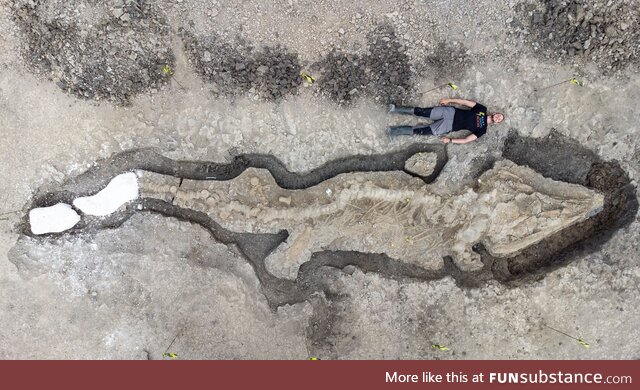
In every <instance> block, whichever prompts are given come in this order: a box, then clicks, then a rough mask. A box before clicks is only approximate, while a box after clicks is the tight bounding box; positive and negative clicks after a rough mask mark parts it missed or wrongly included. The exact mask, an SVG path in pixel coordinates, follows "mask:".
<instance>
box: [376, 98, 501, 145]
mask: <svg viewBox="0 0 640 390" xmlns="http://www.w3.org/2000/svg"><path fill="white" fill-rule="evenodd" d="M449 104H457V105H460V106H465V107H469V108H470V109H468V110H466V109H461V108H457V107H447V105H449ZM389 112H394V113H398V114H406V115H416V116H421V117H425V118H429V119H431V120H432V123H431V124H430V125H427V126H425V125H420V126H392V127H389V129H388V134H389V135H390V136H392V137H393V136H397V135H414V134H417V135H436V136H441V135H443V134H447V133H450V132H452V131H458V130H469V131H471V134H469V135H468V136H466V137H465V138H449V137H440V140H441V141H442V142H444V143H445V144H446V143H449V142H453V143H454V144H466V143H469V142H472V141H475V140H476V139H478V138H480V137H482V136H483V135H484V134H485V133H486V132H487V126H488V125H490V124H493V123H500V122H502V121H503V120H504V115H502V114H501V113H499V112H495V113H489V114H487V107H485V106H483V105H482V104H480V103H477V102H474V101H473V100H465V99H441V100H440V107H426V108H421V107H405V106H396V105H394V104H392V105H391V106H390V109H389Z"/></svg>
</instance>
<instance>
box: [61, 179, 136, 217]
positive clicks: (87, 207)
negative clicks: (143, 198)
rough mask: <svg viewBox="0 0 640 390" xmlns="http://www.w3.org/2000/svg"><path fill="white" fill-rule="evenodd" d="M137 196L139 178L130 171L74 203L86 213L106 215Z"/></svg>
mask: <svg viewBox="0 0 640 390" xmlns="http://www.w3.org/2000/svg"><path fill="white" fill-rule="evenodd" d="M137 198H138V178H137V177H136V174H135V173H133V172H128V173H123V174H121V175H118V176H116V177H114V178H113V180H111V181H110V182H109V184H107V186H106V187H105V188H104V189H103V190H101V191H100V192H98V193H97V194H95V195H92V196H85V197H82V198H78V199H76V200H74V201H73V205H74V206H76V207H77V208H79V209H80V210H82V212H83V213H85V214H89V215H96V216H105V215H109V214H111V213H113V212H114V211H116V210H118V209H119V208H120V206H122V205H123V204H125V203H127V202H129V201H131V200H134V199H137Z"/></svg>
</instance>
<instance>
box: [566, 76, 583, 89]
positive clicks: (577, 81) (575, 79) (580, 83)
mask: <svg viewBox="0 0 640 390" xmlns="http://www.w3.org/2000/svg"><path fill="white" fill-rule="evenodd" d="M569 81H570V82H571V84H574V85H577V86H579V87H584V82H582V81H580V80H578V79H577V78H575V77H573V78H572V79H571V80H569Z"/></svg>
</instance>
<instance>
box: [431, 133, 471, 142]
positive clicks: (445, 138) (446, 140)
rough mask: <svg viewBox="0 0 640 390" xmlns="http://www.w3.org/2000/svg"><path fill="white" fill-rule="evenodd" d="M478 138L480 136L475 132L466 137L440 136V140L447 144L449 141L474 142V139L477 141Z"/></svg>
mask: <svg viewBox="0 0 640 390" xmlns="http://www.w3.org/2000/svg"><path fill="white" fill-rule="evenodd" d="M477 139H478V136H476V135H475V134H469V135H468V136H466V137H464V138H449V137H440V140H441V141H442V142H444V143H445V144H448V143H449V142H451V143H454V144H468V143H469V142H473V141H475V140H477Z"/></svg>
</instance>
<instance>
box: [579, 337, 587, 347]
mask: <svg viewBox="0 0 640 390" xmlns="http://www.w3.org/2000/svg"><path fill="white" fill-rule="evenodd" d="M578 342H579V343H580V344H581V345H582V346H583V347H585V348H589V347H590V345H589V343H587V342H586V341H584V340H583V339H578Z"/></svg>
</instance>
